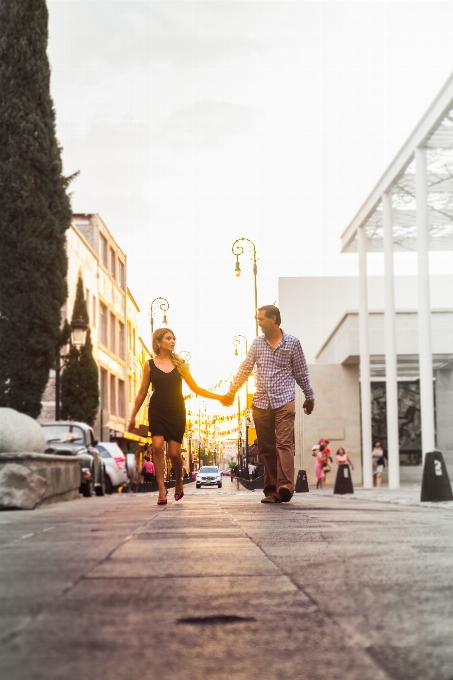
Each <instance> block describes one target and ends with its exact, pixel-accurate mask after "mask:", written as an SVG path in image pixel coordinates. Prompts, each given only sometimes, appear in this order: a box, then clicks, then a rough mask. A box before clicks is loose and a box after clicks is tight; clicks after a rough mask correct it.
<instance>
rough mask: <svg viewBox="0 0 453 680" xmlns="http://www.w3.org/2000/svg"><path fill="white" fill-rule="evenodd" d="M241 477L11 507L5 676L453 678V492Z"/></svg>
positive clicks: (17, 679) (0, 523) (5, 535)
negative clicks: (180, 495) (433, 495)
mask: <svg viewBox="0 0 453 680" xmlns="http://www.w3.org/2000/svg"><path fill="white" fill-rule="evenodd" d="M231 487H233V484H231V483H224V485H223V487H222V489H200V490H198V489H194V488H193V487H192V485H190V486H189V488H188V489H185V492H186V495H185V496H184V499H183V500H182V501H180V502H175V501H174V500H173V495H172V494H171V493H170V494H169V503H168V505H167V506H164V507H159V508H158V507H157V505H156V494H117V495H113V496H110V497H108V498H91V499H81V500H78V501H72V502H68V503H61V504H59V505H58V506H50V507H48V508H43V509H42V510H39V511H34V512H3V513H1V514H0V527H1V537H2V538H1V541H2V544H1V546H0V547H1V551H2V560H1V564H0V569H1V585H2V594H1V599H0V605H1V607H0V621H1V626H2V628H1V636H2V640H3V643H4V647H3V652H2V677H5V679H6V678H7V680H76V679H77V678H85V679H86V680H92V679H93V680H94V679H96V680H123V679H124V680H126V678H127V680H130V678H131V677H134V678H135V677H138V678H146V679H147V680H148V679H150V680H170V679H171V680H175V679H176V678H177V679H178V680H204V679H205V678H206V679H207V680H210V679H211V678H216V679H217V678H219V679H220V680H236V679H237V680H274V678H275V680H277V679H278V680H280V678H288V679H293V678H294V679H297V680H300V679H301V680H340V679H341V680H390V679H391V680H450V679H451V669H452V668H453V646H452V643H451V639H452V634H453V624H452V621H453V597H452V580H451V571H452V566H453V564H452V562H453V559H452V554H453V550H452V549H453V532H452V531H451V518H452V516H451V513H450V512H449V511H447V512H446V511H445V510H446V508H444V507H439V506H437V507H435V508H432V507H429V508H427V507H425V506H423V507H420V506H419V505H417V504H414V505H412V504H400V503H394V502H393V501H389V502H387V501H385V502H383V501H382V499H383V498H384V497H388V498H394V496H392V493H387V491H386V490H381V494H382V495H380V497H379V499H377V498H374V497H373V498H372V497H370V495H369V492H368V491H362V490H359V491H358V492H357V493H356V494H355V495H354V496H351V497H338V496H333V494H332V491H331V490H327V491H314V492H313V491H311V490H310V492H309V493H305V494H297V495H296V496H295V497H294V498H293V500H292V501H291V503H289V504H282V505H277V506H274V505H272V506H269V505H263V504H261V503H260V499H261V497H262V493H261V492H254V493H253V492H249V491H237V490H236V489H234V488H231ZM371 493H376V491H373V492H371ZM407 493H412V490H410V489H409V491H408V492H407ZM405 494H406V491H404V493H403V494H402V495H401V498H403V497H405ZM395 498H396V496H395ZM411 502H412V501H411ZM448 510H450V508H448Z"/></svg>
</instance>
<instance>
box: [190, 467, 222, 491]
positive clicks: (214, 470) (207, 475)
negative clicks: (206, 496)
mask: <svg viewBox="0 0 453 680" xmlns="http://www.w3.org/2000/svg"><path fill="white" fill-rule="evenodd" d="M195 485H196V487H197V489H201V487H202V486H218V487H219V489H221V488H222V475H221V474H220V472H219V468H218V467H217V465H203V467H201V468H200V469H199V470H198V472H197V478H196V480H195Z"/></svg>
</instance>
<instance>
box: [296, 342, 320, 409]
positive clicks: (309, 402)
mask: <svg viewBox="0 0 453 680" xmlns="http://www.w3.org/2000/svg"><path fill="white" fill-rule="evenodd" d="M292 362H293V376H294V379H295V381H296V383H297V384H298V385H299V387H300V388H301V390H302V391H303V393H304V395H305V401H304V411H305V413H306V414H307V415H310V413H311V412H312V411H313V409H314V407H315V395H314V393H313V389H312V386H311V385H310V378H309V375H308V368H307V362H306V361H305V356H304V352H303V349H302V345H301V344H300V342H299V340H297V339H296V344H295V347H294V351H293V353H292Z"/></svg>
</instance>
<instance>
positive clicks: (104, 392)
mask: <svg viewBox="0 0 453 680" xmlns="http://www.w3.org/2000/svg"><path fill="white" fill-rule="evenodd" d="M100 397H101V408H102V409H104V410H106V409H107V405H108V403H109V402H108V383H107V371H106V370H105V368H101V395H100Z"/></svg>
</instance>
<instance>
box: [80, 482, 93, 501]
mask: <svg viewBox="0 0 453 680" xmlns="http://www.w3.org/2000/svg"><path fill="white" fill-rule="evenodd" d="M92 495H93V484H92V482H91V479H87V480H86V482H84V483H83V484H82V496H85V498H90V497H91V496H92Z"/></svg>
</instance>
